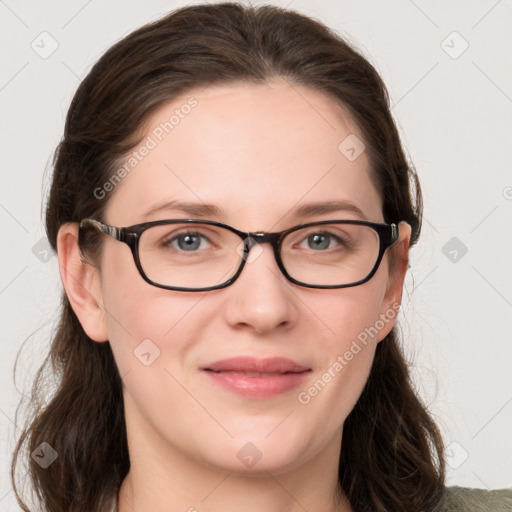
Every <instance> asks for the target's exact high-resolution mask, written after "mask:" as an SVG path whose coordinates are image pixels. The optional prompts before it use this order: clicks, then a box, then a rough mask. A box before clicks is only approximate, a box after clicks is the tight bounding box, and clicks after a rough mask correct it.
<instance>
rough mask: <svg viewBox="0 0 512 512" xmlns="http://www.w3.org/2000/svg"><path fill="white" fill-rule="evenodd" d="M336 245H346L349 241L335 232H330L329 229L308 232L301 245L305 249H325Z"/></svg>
mask: <svg viewBox="0 0 512 512" xmlns="http://www.w3.org/2000/svg"><path fill="white" fill-rule="evenodd" d="M304 243H306V244H307V246H306V247H304V245H303V244H304ZM335 245H337V246H340V245H341V246H346V245H347V243H346V241H345V240H343V239H341V238H340V237H339V236H337V235H335V234H333V233H329V232H328V231H319V232H316V233H310V234H308V235H307V237H306V238H305V239H304V240H303V242H302V244H301V245H300V247H301V248H305V249H313V250H314V251H323V250H325V249H332V248H333V246H335Z"/></svg>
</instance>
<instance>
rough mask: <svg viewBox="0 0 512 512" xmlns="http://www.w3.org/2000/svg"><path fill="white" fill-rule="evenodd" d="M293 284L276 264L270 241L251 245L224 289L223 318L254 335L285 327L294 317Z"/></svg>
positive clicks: (295, 315)
mask: <svg viewBox="0 0 512 512" xmlns="http://www.w3.org/2000/svg"><path fill="white" fill-rule="evenodd" d="M293 286H294V285H293V284H292V283H290V282H289V281H288V280H287V279H286V278H285V276H284V275H283V274H282V273H281V270H280V269H279V267H278V266H277V262H276V260H275V257H274V253H273V250H272V247H271V246H270V244H267V243H264V244H261V245H260V244H255V245H253V246H252V247H251V250H250V252H249V254H248V255H246V263H245V266H244V268H243V270H242V273H241V274H240V276H239V277H238V279H237V280H236V281H235V282H234V283H233V284H232V285H231V286H229V287H228V288H226V294H227V296H228V299H227V303H226V308H225V315H226V320H227V321H228V323H229V324H230V325H232V326H233V327H236V328H238V329H240V328H246V329H250V330H253V331H254V332H256V333H258V334H264V333H268V332H271V331H273V330H275V329H277V328H281V329H286V328H289V327H290V326H291V325H293V324H294V323H295V322H296V320H297V317H298V311H297V307H296V301H297V299H296V297H295V295H294V294H295V293H296V292H295V291H294V290H292V289H291V288H292V287H293Z"/></svg>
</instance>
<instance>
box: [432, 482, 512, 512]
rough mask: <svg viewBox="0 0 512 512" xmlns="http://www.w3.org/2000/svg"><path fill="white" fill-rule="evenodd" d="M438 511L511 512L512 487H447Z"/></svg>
mask: <svg viewBox="0 0 512 512" xmlns="http://www.w3.org/2000/svg"><path fill="white" fill-rule="evenodd" d="M440 512H512V489H500V490H495V491H485V490H483V489H470V488H467V487H447V488H446V491H445V495H444V503H443V507H442V508H441V510H440Z"/></svg>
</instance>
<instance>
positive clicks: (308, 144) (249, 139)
mask: <svg viewBox="0 0 512 512" xmlns="http://www.w3.org/2000/svg"><path fill="white" fill-rule="evenodd" d="M363 144H364V142H363V136H362V134H361V133H360V132H359V130H358V127H357V126H356V125H355V123H354V122H353V121H352V119H351V118H350V116H349V115H348V113H347V112H345V110H344V109H343V108H342V107H341V106H340V105H339V104H337V103H335V102H334V100H333V99H332V98H330V97H328V96H326V95H324V94H322V93H319V92H317V91H314V90H312V89H309V88H307V87H305V86H300V85H296V84H290V83H288V82H285V81H275V82H270V83H267V84H230V85H222V86H220V85H218V86H215V87H206V88H205V89H203V90H200V89H195V90H191V91H190V92H188V93H186V94H184V95H182V96H180V97H178V98H175V99H174V100H173V101H171V102H169V103H167V104H165V105H164V106H162V107H160V108H159V109H158V110H157V111H156V112H155V113H154V114H153V115H152V116H151V117H150V118H149V119H148V121H147V122H146V124H145V125H144V129H143V136H142V142H141V143H140V144H139V146H138V147H136V148H134V150H133V151H132V152H131V153H130V154H129V155H127V156H126V158H125V159H124V161H123V162H122V163H121V165H124V170H125V172H124V173H123V179H122V180H121V181H120V182H119V183H118V184H117V185H116V187H115V189H114V191H113V193H112V195H111V196H110V197H109V198H107V200H108V201H109V202H108V207H107V210H106V220H107V221H108V222H111V223H115V224H118V225H129V224H135V223H137V222H143V221H145V220H152V219H154V218H173V217H176V213H178V212H177V211H175V212H174V213H175V215H172V213H173V211H171V210H169V211H168V212H165V211H162V210H158V211H156V210H155V206H156V205H162V204H163V203H166V202H176V201H182V202H196V203H199V204H201V203H208V204H213V205H216V206H217V207H218V215H217V218H219V220H222V221H225V222H231V223H232V224H233V225H237V227H240V228H244V229H247V230H250V229H267V228H268V227H269V225H270V224H272V225H274V224H275V223H276V222H278V221H279V220H280V219H284V220H283V222H285V221H286V222H288V220H290V221H291V220H292V219H288V215H289V214H290V212H291V211H292V210H294V209H297V207H300V206H301V204H305V203H310V202H321V201H326V202H328V201H339V200H341V201H345V202H351V203H353V204H355V205H356V206H357V207H358V208H359V209H361V210H362V211H363V212H364V215H365V216H366V217H367V218H368V219H369V220H375V221H380V220H381V218H382V217H381V215H382V214H381V200H380V197H379V195H378V193H377V191H376V189H375V188H374V186H373V184H372V182H371V179H370V173H369V161H368V158H367V155H366V152H365V151H364V150H363V151H362V149H363V148H364V145H363ZM347 148H348V149H349V152H348V153H347ZM352 148H353V149H354V151H352V152H350V150H351V149H352ZM361 151H362V152H361ZM360 152H361V153H360ZM354 153H355V156H356V158H354ZM359 153H360V154H359ZM150 210H153V213H152V214H151V215H153V216H152V217H151V215H149V216H148V215H147V212H149V211H150ZM338 217H340V215H338ZM341 217H343V218H355V217H354V214H353V213H352V214H350V213H347V214H346V215H343V216H341ZM283 227H286V226H283Z"/></svg>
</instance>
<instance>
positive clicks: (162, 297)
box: [81, 81, 409, 473]
mask: <svg viewBox="0 0 512 512" xmlns="http://www.w3.org/2000/svg"><path fill="white" fill-rule="evenodd" d="M192 98H193V99H192ZM184 105H189V107H190V108H188V107H184ZM173 115H174V118H172V116H173ZM171 118H172V120H171V121H169V120H170V119H171ZM166 123H167V124H166ZM148 136H149V137H150V138H151V141H152V142H149V139H148V138H147V137H148ZM347 137H349V139H347ZM355 137H357V138H358V139H356V138H355ZM362 139H363V137H362V135H361V134H360V132H359V131H358V129H357V127H356V126H355V125H354V123H353V122H352V121H351V119H350V118H349V117H348V116H347V115H346V114H343V111H342V110H341V109H340V110H339V111H338V113H335V111H334V110H333V101H332V100H331V99H329V98H327V97H325V96H323V95H322V94H320V93H318V92H314V91H312V90H310V89H308V88H305V87H303V86H298V85H294V86H293V87H292V86H290V85H289V84H288V83H285V82H277V81H276V82H272V83H271V84H266V85H229V86H227V85H226V86H216V87H209V88H206V89H204V90H202V91H201V90H195V91H192V92H190V93H189V94H186V95H184V96H182V97H181V98H179V99H177V100H175V101H173V102H172V103H170V104H168V105H165V106H163V107H161V108H160V109H159V110H157V111H156V112H155V114H154V115H153V116H152V117H151V119H150V122H149V124H148V125H147V131H146V135H145V137H144V140H143V142H142V143H141V145H140V146H138V148H136V150H135V151H136V154H137V158H138V160H137V163H136V165H134V162H135V161H132V162H131V163H132V165H131V166H130V167H127V169H128V168H129V169H130V171H129V172H127V173H126V174H127V175H126V176H125V177H124V178H123V179H122V181H121V182H120V183H119V184H118V185H117V186H116V187H115V190H114V191H113V192H110V196H109V195H108V194H107V197H106V198H104V199H103V200H104V201H107V200H108V201H109V202H108V207H107V209H106V215H105V219H104V220H105V222H106V223H107V224H110V225H113V226H130V225H133V224H137V223H141V222H145V221H150V220H161V219H184V218H191V217H193V218H201V219H207V220H216V221H220V222H223V223H226V224H229V225H231V226H233V227H235V228H237V229H239V230H242V231H247V232H249V231H251V232H260V231H281V230H285V229H287V228H290V227H292V226H295V225H297V224H300V223H303V222H312V221H316V220H327V219H335V220H340V219H362V218H363V217H361V216H360V215H359V214H358V213H356V209H355V208H350V207H346V208H342V209H339V210H337V211H332V212H331V213H323V214H316V215H308V216H307V217H296V216H294V211H295V210H296V209H297V208H299V207H300V206H302V205H305V204H308V203H326V202H329V201H340V200H341V201H344V202H346V204H347V205H348V204H350V205H353V206H355V207H357V208H358V209H359V210H360V211H361V212H362V215H364V218H365V219H367V220H370V221H375V222H383V216H382V211H381V209H382V202H381V198H380V197H379V194H378V192H377V190H376V189H375V187H374V186H373V184H372V181H371V180H370V174H369V161H368V158H367V154H366V152H365V151H362V149H363V147H362V146H361V145H360V144H361V141H362ZM344 141H345V142H344ZM342 143H343V144H342ZM340 144H341V146H340ZM143 146H146V147H147V148H148V149H147V150H143V149H141V148H142V147H143ZM350 148H354V151H351V149H350ZM361 151H362V152H361ZM360 152H361V154H360V155H359V156H358V154H359V153H360ZM132 157H133V155H132ZM139 160H140V161H139ZM170 201H181V202H189V203H197V204H199V205H202V204H203V203H208V204H212V205H215V206H216V207H217V208H218V210H219V212H220V214H219V215H218V216H217V215H212V214H209V215H206V216H203V217H201V216H199V212H196V214H195V215H192V214H190V213H186V212H184V211H181V210H179V209H173V208H165V207H163V208H160V209H157V210H155V207H157V206H158V207H160V206H162V205H163V204H165V203H166V202H170ZM150 210H153V212H152V213H150V214H148V213H147V212H149V211H150ZM400 228H401V239H402V241H403V242H404V243H401V244H400V243H399V244H398V246H399V247H402V248H403V251H402V253H401V255H402V256H404V257H405V256H406V254H407V246H408V234H409V231H408V228H409V226H407V225H405V224H401V226H400ZM397 250H399V249H397ZM254 251H255V256H256V257H255V258H254V260H253V261H252V262H250V263H247V264H246V265H245V268H244V269H243V272H242V274H241V275H240V277H239V278H238V280H237V281H236V282H235V283H234V284H233V285H231V286H229V287H227V288H224V289H220V290H215V291H209V292H180V291H169V290H165V289H160V288H157V287H154V286H151V285H150V284H148V283H147V282H145V281H144V280H143V279H142V277H141V276H140V275H139V272H138V271H137V268H136V266H135V264H134V261H133V258H132V254H131V252H130V249H129V248H128V246H127V245H125V244H123V243H119V242H117V241H115V240H113V239H111V238H110V237H106V236H105V237H104V250H103V253H102V257H101V262H100V269H101V270H100V272H99V273H98V274H97V284H98V288H97V290H98V295H99V296H100V302H101V303H102V309H103V321H104V328H105V332H106V333H107V336H108V339H109V341H110V343H111V346H112V349H113V352H114V356H115V359H116V363H117V365H118V367H119V372H120V374H121V376H122V378H123V383H124V397H125V413H126V419H127V428H128V435H129V439H130V443H131V445H130V449H131V451H132V456H133V453H137V454H139V455H141V456H145V457H149V458H150V459H153V460H155V459H157V460H160V461H161V462H162V464H166V462H165V461H174V462H175V461H176V460H177V459H178V458H181V460H184V461H185V460H187V461H195V462H200V463H201V464H205V465H207V466H211V467H216V468H222V469H225V470H230V471H242V472H244V471H246V472H249V471H259V470H266V471H273V472H275V473H279V472H281V471H287V470H290V469H292V468H294V467H296V466H297V465H300V464H303V463H305V462H307V461H311V460H312V459H314V458H315V457H319V456H320V454H322V453H323V454H324V455H325V454H327V453H329V454H332V455H329V456H333V457H336V458H337V457H338V454H339V447H340V442H341V432H342V426H343V422H344V421H345V418H346V417H347V415H348V414H349V412H350V411H351V409H352V408H353V406H354V405H355V403H356V401H357V399H358V397H359V396H360V394H361V391H362V389H363V386H364V384H365V382H366V380H367V378H368V375H369V371H370V367H371V364H372V360H373V357H374V352H375V348H376V345H377V343H378V342H379V341H380V340H381V339H382V338H383V337H384V336H385V335H386V334H387V333H388V332H389V331H390V330H391V328H392V326H393V323H394V319H395V317H396V314H397V307H398V302H399V300H400V293H401V286H402V279H403V275H399V276H398V278H397V279H391V278H392V277H393V276H392V275H391V274H390V269H389V268H388V258H389V255H388V254H387V255H386V256H385V257H384V260H383V262H382V263H381V265H380V268H379V270H378V271H377V273H376V274H375V276H374V277H373V278H372V279H371V280H370V281H368V282H367V283H365V284H363V285H360V286H355V287H350V288H345V289H330V290H321V289H309V288H304V287H300V286H297V285H295V284H292V283H291V282H289V281H287V280H286V278H285V277H284V276H283V275H282V274H281V272H280V270H279V268H278V266H277V264H276V261H275V259H274V255H273V251H272V248H271V246H270V245H269V244H262V245H261V246H260V247H259V248H258V247H257V248H256V249H255V250H254ZM398 273H399V274H400V272H398ZM395 277H396V276H395ZM81 321H82V324H83V325H84V328H85V329H86V331H87V317H86V315H84V314H82V316H81ZM233 357H244V358H247V357H248V358H256V359H267V358H286V359H288V360H290V361H292V362H294V363H296V364H297V365H300V366H301V367H303V368H304V369H305V370H307V371H304V372H302V373H301V376H300V377H297V378H296V379H295V377H293V379H295V380H292V382H291V386H292V387H291V388H290V389H287V388H286V386H283V387H282V388H281V387H280V384H279V381H277V380H276V379H279V378H280V376H279V375H273V376H271V375H268V374H263V375H262V376H260V377H251V376H240V375H239V376H238V377H237V376H234V377H233V374H231V377H228V379H229V378H232V379H233V380H234V382H235V386H238V387H243V386H244V383H245V384H246V383H247V380H248V379H251V378H253V379H254V378H257V379H258V381H259V382H261V383H262V384H261V388H260V387H258V386H259V385H258V386H253V387H255V388H256V390H255V391H254V390H253V391H254V392H251V391H249V392H246V393H244V392H240V391H239V390H238V391H237V388H236V387H235V388H233V387H230V386H224V385H222V382H224V381H225V380H226V379H223V378H222V377H221V378H219V376H218V375H217V376H216V377H214V376H212V372H211V371H208V370H206V369H205V368H208V367H210V366H213V363H214V362H218V361H222V360H226V359H229V358H233ZM221 366H222V365H221ZM274 370H275V368H274ZM279 372H280V371H279V370H278V371H277V373H279ZM224 376H225V374H224ZM265 378H267V379H274V380H272V381H271V380H268V383H270V385H274V384H275V383H276V382H278V384H277V388H276V389H277V391H276V390H274V392H270V391H264V390H263V391H262V390H261V389H264V388H265V382H264V379H265ZM250 384H251V383H250V382H249V387H250ZM251 389H252V388H251Z"/></svg>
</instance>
